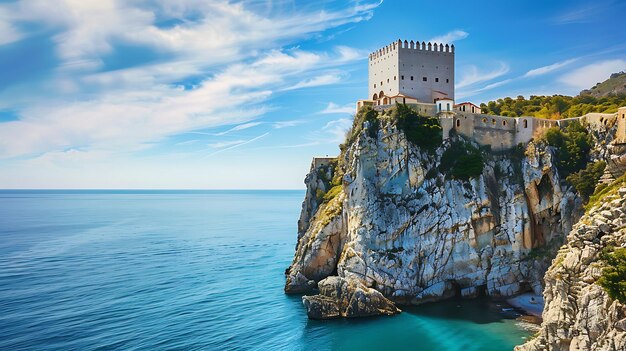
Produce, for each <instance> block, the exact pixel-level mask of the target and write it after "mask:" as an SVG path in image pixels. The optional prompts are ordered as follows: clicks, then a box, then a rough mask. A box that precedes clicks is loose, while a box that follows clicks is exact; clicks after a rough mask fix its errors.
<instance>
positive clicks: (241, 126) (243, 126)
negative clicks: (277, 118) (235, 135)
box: [215, 122, 263, 135]
mask: <svg viewBox="0 0 626 351" xmlns="http://www.w3.org/2000/svg"><path fill="white" fill-rule="evenodd" d="M260 124H263V122H248V123H243V124H239V125H236V126H234V127H232V128H230V129H228V130H225V131H223V132H219V133H215V135H226V134H229V133H232V132H237V131H240V130H246V129H249V128H252V127H256V126H258V125H260Z"/></svg>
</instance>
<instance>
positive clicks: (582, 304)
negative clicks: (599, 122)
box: [516, 187, 626, 351]
mask: <svg viewBox="0 0 626 351" xmlns="http://www.w3.org/2000/svg"><path fill="white" fill-rule="evenodd" d="M607 247H626V187H623V188H621V189H619V190H617V191H614V192H612V193H610V194H608V195H607V196H606V197H605V198H603V199H602V202H601V205H599V206H596V207H594V208H592V209H591V210H590V211H589V212H588V213H587V214H585V216H583V217H582V218H581V220H580V221H579V222H578V223H577V224H576V225H575V226H574V228H573V230H572V231H571V232H570V233H569V235H568V236H567V243H566V244H565V245H564V246H563V247H562V248H561V249H560V250H559V253H558V255H557V256H556V258H555V259H554V261H553V262H552V265H551V266H550V268H549V270H548V271H547V273H546V275H545V283H546V288H545V291H544V299H545V302H546V304H545V309H544V312H543V323H542V325H541V330H540V332H539V334H538V336H537V337H536V338H535V339H533V340H532V341H530V342H528V343H527V344H525V345H523V346H519V347H517V348H516V350H518V351H535V350H536V351H538V350H558V351H561V350H562V351H565V350H581V351H583V350H607V351H609V350H611V351H617V350H626V306H624V305H623V304H621V303H620V302H618V301H614V300H612V299H611V298H610V297H609V296H608V294H607V293H606V291H605V290H604V289H603V288H602V287H600V286H598V285H597V281H598V278H600V276H601V274H602V268H603V263H602V260H601V259H600V254H601V252H602V251H603V250H605V249H606V248H607Z"/></svg>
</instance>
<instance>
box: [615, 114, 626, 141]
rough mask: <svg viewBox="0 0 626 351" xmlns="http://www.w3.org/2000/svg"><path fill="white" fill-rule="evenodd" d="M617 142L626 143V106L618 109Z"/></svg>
mask: <svg viewBox="0 0 626 351" xmlns="http://www.w3.org/2000/svg"><path fill="white" fill-rule="evenodd" d="M615 144H626V107H620V108H619V109H618V110H617V132H616V133H615Z"/></svg>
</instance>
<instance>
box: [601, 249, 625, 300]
mask: <svg viewBox="0 0 626 351" xmlns="http://www.w3.org/2000/svg"><path fill="white" fill-rule="evenodd" d="M601 259H602V262H604V264H605V265H606V266H605V267H604V268H603V269H602V276H601V277H600V279H598V284H599V285H600V286H601V287H603V288H604V290H606V292H607V294H609V296H610V297H611V298H612V299H614V300H618V301H619V302H621V303H626V248H618V249H615V248H608V250H606V251H605V252H603V253H602V256H601Z"/></svg>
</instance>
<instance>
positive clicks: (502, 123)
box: [474, 114, 516, 151]
mask: <svg viewBox="0 0 626 351" xmlns="http://www.w3.org/2000/svg"><path fill="white" fill-rule="evenodd" d="M474 116H475V117H474V140H476V142H477V143H478V144H480V145H491V149H492V150H496V151H497V150H504V149H509V148H511V147H513V146H514V145H515V141H516V140H515V136H516V127H515V122H516V120H515V119H514V118H510V117H502V116H491V115H484V114H475V115H474Z"/></svg>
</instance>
